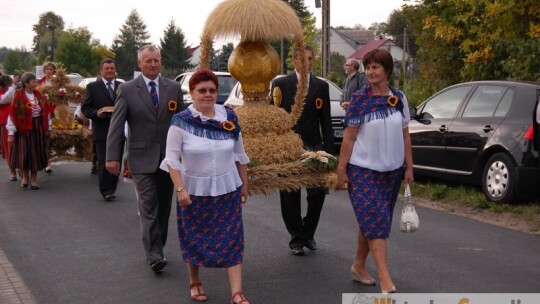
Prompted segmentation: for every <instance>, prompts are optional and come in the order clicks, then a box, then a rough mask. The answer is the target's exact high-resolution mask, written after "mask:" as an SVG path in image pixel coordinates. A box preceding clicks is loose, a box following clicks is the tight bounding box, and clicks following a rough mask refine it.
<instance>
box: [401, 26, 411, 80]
mask: <svg viewBox="0 0 540 304" xmlns="http://www.w3.org/2000/svg"><path fill="white" fill-rule="evenodd" d="M407 49H408V46H407V25H405V26H404V27H403V58H402V59H401V72H402V73H403V88H402V90H404V89H405V84H406V82H407V60H408V59H409V58H408V56H407V55H408V52H407Z"/></svg>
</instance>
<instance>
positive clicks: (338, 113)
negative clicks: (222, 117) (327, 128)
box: [224, 75, 345, 146]
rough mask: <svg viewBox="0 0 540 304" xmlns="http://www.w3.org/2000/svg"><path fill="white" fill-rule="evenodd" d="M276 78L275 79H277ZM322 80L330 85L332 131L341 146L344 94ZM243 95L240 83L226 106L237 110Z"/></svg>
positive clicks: (331, 83) (336, 141) (233, 90)
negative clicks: (340, 103)
mask: <svg viewBox="0 0 540 304" xmlns="http://www.w3.org/2000/svg"><path fill="white" fill-rule="evenodd" d="M283 76H285V75H278V76H276V78H279V77H283ZM276 78H274V79H276ZM318 78H319V79H321V80H324V81H326V82H327V83H328V88H329V90H330V103H331V107H330V115H331V116H332V129H334V142H335V143H336V145H338V146H339V145H341V141H342V140H343V119H344V117H345V110H343V108H342V107H341V106H340V105H339V102H340V101H341V100H342V99H343V93H342V91H341V89H340V88H339V87H338V86H337V85H336V84H335V83H333V82H332V81H330V80H328V79H326V78H322V77H318ZM243 97H244V96H243V94H242V86H241V85H240V82H238V83H237V84H236V85H235V86H234V88H233V89H232V91H231V94H229V98H227V101H225V103H224V105H225V106H228V107H231V108H236V107H239V106H242V105H243V104H244V100H243Z"/></svg>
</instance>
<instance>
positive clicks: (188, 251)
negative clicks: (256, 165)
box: [176, 188, 244, 268]
mask: <svg viewBox="0 0 540 304" xmlns="http://www.w3.org/2000/svg"><path fill="white" fill-rule="evenodd" d="M190 198H191V205H189V206H188V207H187V208H185V209H182V208H181V207H180V205H178V203H177V204H176V219H177V223H178V238H179V240H180V251H181V253H182V257H183V259H184V261H185V262H186V263H189V264H192V265H197V266H204V267H214V268H223V267H224V268H228V267H232V266H235V265H238V264H241V263H242V257H243V255H244V228H243V225H242V202H241V195H240V188H238V189H236V191H234V192H231V193H227V194H224V195H220V196H215V197H214V196H194V195H191V196H190Z"/></svg>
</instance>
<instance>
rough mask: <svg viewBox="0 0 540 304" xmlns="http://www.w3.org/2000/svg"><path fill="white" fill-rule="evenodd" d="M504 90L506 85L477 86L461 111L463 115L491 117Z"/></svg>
mask: <svg viewBox="0 0 540 304" xmlns="http://www.w3.org/2000/svg"><path fill="white" fill-rule="evenodd" d="M505 92H506V87H500V86H488V85H481V86H478V88H476V90H475V91H474V94H473V95H472V97H471V99H470V100H469V102H468V103H467V107H466V108H465V110H464V111H463V117H492V116H493V115H494V114H495V110H496V109H497V106H498V105H499V101H500V100H501V98H502V96H503V95H504V93H505Z"/></svg>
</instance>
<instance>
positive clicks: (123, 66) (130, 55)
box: [112, 9, 150, 79]
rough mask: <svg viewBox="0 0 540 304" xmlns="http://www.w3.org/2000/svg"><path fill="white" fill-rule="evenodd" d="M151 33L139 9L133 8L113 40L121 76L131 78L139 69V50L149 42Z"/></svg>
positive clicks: (117, 68) (117, 69) (117, 67)
mask: <svg viewBox="0 0 540 304" xmlns="http://www.w3.org/2000/svg"><path fill="white" fill-rule="evenodd" d="M149 38H150V35H149V34H148V31H147V30H146V24H145V23H144V21H143V20H142V19H141V17H140V15H139V13H138V12H137V10H135V9H134V10H132V11H131V13H130V14H129V16H128V17H127V19H126V22H125V23H124V24H123V25H122V27H121V29H120V34H118V35H116V37H115V38H114V40H113V45H112V50H113V52H114V53H116V71H117V72H118V75H119V77H120V78H124V79H131V78H132V77H133V72H134V71H136V70H137V68H138V67H137V50H138V49H139V48H140V47H141V46H143V45H145V44H147V41H148V39H149Z"/></svg>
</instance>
